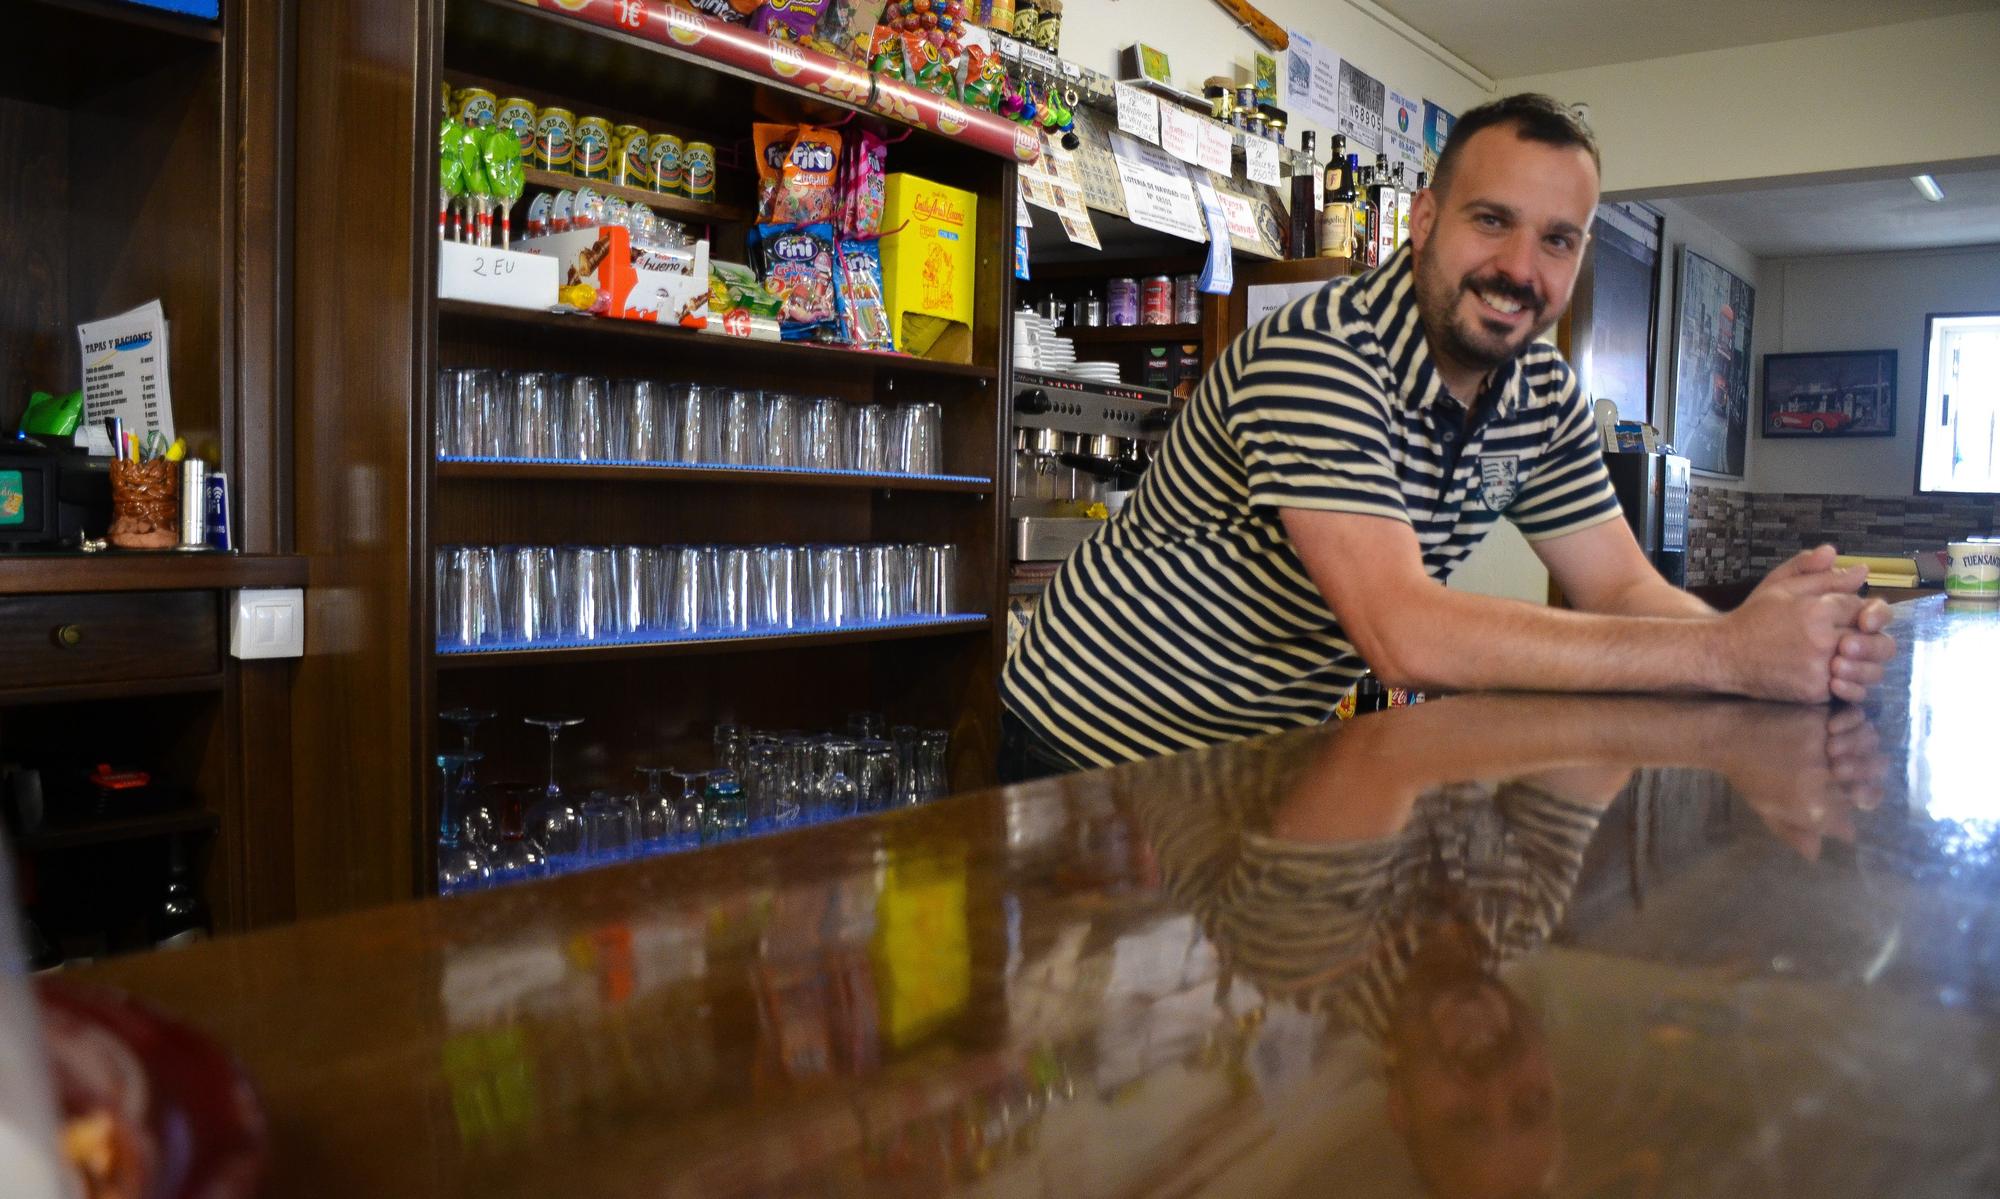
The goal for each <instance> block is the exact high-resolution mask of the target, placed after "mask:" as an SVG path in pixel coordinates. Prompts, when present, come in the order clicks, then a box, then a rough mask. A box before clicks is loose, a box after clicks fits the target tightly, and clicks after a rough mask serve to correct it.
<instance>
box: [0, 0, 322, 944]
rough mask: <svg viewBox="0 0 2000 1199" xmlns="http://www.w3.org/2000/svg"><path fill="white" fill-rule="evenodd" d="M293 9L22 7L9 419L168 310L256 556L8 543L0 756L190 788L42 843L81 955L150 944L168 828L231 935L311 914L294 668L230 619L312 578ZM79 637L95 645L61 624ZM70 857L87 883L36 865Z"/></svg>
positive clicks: (188, 422) (30, 2)
mask: <svg viewBox="0 0 2000 1199" xmlns="http://www.w3.org/2000/svg"><path fill="white" fill-rule="evenodd" d="M290 20H291V18H290V16H289V6H286V5H274V4H259V3H225V4H224V5H222V15H221V18H220V20H215V21H208V20H200V19H196V18H192V17H187V16H182V15H179V14H175V13H169V12H164V11H161V10H158V9H154V8H150V7H147V6H144V5H139V4H132V3H125V2H122V0H16V2H15V3H12V4H9V5H7V6H6V15H5V18H4V21H5V25H6V34H7V36H6V38H5V39H4V42H0V156H4V158H5V160H6V162H7V163H8V169H9V178H11V179H13V180H15V185H14V188H13V190H12V191H11V192H9V199H10V203H8V204H7V205H6V208H7V212H8V216H7V232H6V236H5V237H4V238H0V277H4V278H5V279H7V280H9V281H10V282H9V283H8V284H6V285H0V375H4V382H5V387H4V388H0V430H8V431H10V432H11V430H12V429H13V428H14V426H15V424H16V423H17V421H18V419H19V416H20V413H21V408H22V406H23V405H24V404H25V403H26V401H27V399H28V396H29V394H30V393H31V392H32V391H34V390H36V389H46V390H49V391H56V392H60V391H65V390H68V389H69V388H72V387H75V386H77V385H78V383H79V382H80V380H79V379H78V378H77V377H76V370H77V365H76V326H77V324H78V323H79V322H82V321H87V320H93V319H98V318H102V317H107V316H111V315H114V314H116V313H119V312H123V311H126V310H128V309H131V308H134V307H137V306H138V305H140V304H143V303H146V302H147V301H150V300H158V301H159V302H160V304H161V306H162V307H163V308H164V310H165V312H166V316H167V319H168V320H169V321H170V322H171V323H172V333H173V335H172V338H171V341H170V343H169V352H168V359H167V370H168V373H169V377H170V380H171V384H172V394H173V412H174V423H175V431H176V432H177V433H179V434H180V435H181V436H183V437H185V438H186V440H187V441H188V444H189V446H190V449H191V451H192V452H193V453H195V454H197V455H199V456H200V457H202V458H204V459H206V460H207V461H209V462H210V463H211V464H212V465H213V466H214V467H216V468H217V469H220V470H223V471H226V472H227V473H228V475H229V479H230V483H231V488H232V495H231V500H232V504H233V506H234V508H235V513H234V515H235V522H234V531H235V533H236V536H237V543H238V544H239V546H241V547H243V548H244V549H245V550H246V551H247V552H245V553H240V554H213V553H200V554H179V553H143V554H142V553H120V552H116V551H107V552H104V553H101V554H91V555H86V554H81V553H66V554H28V553H18V552H10V553H4V554H0V608H4V610H5V614H6V620H7V621H8V622H10V623H9V626H8V628H9V631H10V632H11V633H12V634H13V637H12V639H11V644H10V651H9V653H8V655H7V658H8V664H7V667H6V668H5V669H0V761H4V762H7V763H9V764H13V765H19V766H21V767H23V768H28V769H36V770H44V771H47V770H65V769H70V768H72V767H74V766H75V764H76V763H79V762H85V761H89V762H99V761H111V762H114V763H116V764H119V765H121V766H133V767H137V768H140V769H146V770H148V771H150V772H152V773H153V774H154V776H155V778H156V779H158V780H160V781H161V783H162V784H163V785H165V786H169V787H171V788H173V789H174V791H175V792H176V794H177V795H180V796H184V797H185V798H184V801H183V802H185V804H186V805H187V810H185V811H180V812H174V813H170V814H167V815H165V816H161V817H148V818H145V819H144V820H139V821H134V822H112V823H110V824H107V825H104V826H92V827H89V828H78V829H62V830H49V831H29V832H27V833H25V834H24V836H23V837H22V838H21V839H20V840H19V841H17V842H16V844H15V846H14V849H15V850H16V851H17V853H20V854H23V855H26V857H27V859H29V860H24V861H23V862H22V863H20V869H19V872H18V873H17V876H16V877H17V878H20V879H22V880H23V885H24V888H25V890H26V893H27V894H28V896H29V897H30V898H29V900H28V908H29V911H30V914H31V915H32V917H33V918H34V920H35V921H36V923H37V924H38V926H40V927H41V928H42V930H43V931H44V932H45V933H46V934H47V935H48V937H49V939H50V940H52V941H54V942H56V943H57V945H58V948H59V949H61V950H62V951H63V952H65V953H83V954H90V955H93V956H98V955H102V954H106V953H116V952H122V951H125V950H128V949H133V948H137V947H139V945H141V944H143V943H144V942H143V933H142V930H139V929H138V928H137V927H136V926H137V925H138V924H141V923H142V921H138V920H136V919H135V918H134V917H135V916H136V915H137V913H139V912H140V911H141V910H142V909H143V907H144V906H145V905H146V904H147V903H149V902H151V901H153V900H157V899H158V897H159V890H158V888H159V887H160V885H161V884H162V881H163V878H164V872H165V865H166V854H165V850H164V847H163V846H160V845H149V844H146V843H145V842H146V838H148V837H157V836H164V835H176V836H180V837H182V838H184V839H185V840H186V841H187V843H188V844H189V845H190V846H191V847H196V848H198V850H199V860H200V861H201V862H203V863H205V872H204V878H203V883H204V890H205V892H206V896H207V899H208V902H209V905H210V907H211V909H212V911H213V912H214V915H215V919H216V923H217V926H218V928H219V929H221V930H224V931H233V930H241V929H245V928H251V927H256V926H258V925H261V924H267V923H274V922H277V921H281V920H285V919H288V918H290V917H291V915H292V914H293V906H292V869H293V863H294V855H295V853H296V846H295V845H294V843H293V842H292V841H291V839H290V836H289V810H290V804H291V794H290V775H289V770H290V765H289V748H288V747H289V743H290V736H291V728H290V721H291V718H290V707H289V705H290V671H291V663H290V662H287V661H263V662H239V661H237V660H235V659H232V658H229V657H228V656H227V653H226V650H227V646H226V643H225V642H224V638H226V636H227V625H226V623H223V622H222V616H223V608H222V604H223V602H224V596H225V594H226V593H227V592H228V591H229V590H231V589H234V588H238V587H274V586H283V587H294V586H301V585H303V584H304V582H305V580H306V577H307V564H306V562H305V560H304V559H303V558H297V557H291V556H289V555H288V552H287V551H288V550H289V548H290V547H289V544H288V532H287V529H286V526H287V521H286V519H285V516H284V513H283V510H282V502H281V497H280V491H281V489H280V487H279V482H278V480H279V472H280V471H281V470H282V469H283V468H284V465H285V464H286V463H288V462H289V461H290V459H291V445H290V442H289V439H288V436H287V435H286V431H285V427H284V423H283V412H282V406H283V396H284V394H285V391H286V379H285V378H284V371H285V367H284V362H283V345H284V342H285V339H286V338H287V337H288V336H289V330H290V321H289V316H288V315H287V313H286V303H287V299H286V296H285V294H284V289H285V287H286V286H287V281H288V280H289V278H290V276H289V261H288V255H289V248H288V247H289V246H290V244H291V238H290V230H291V227H292V226H291V216H290V200H289V182H288V179H287V178H286V177H285V172H284V169H281V166H282V164H285V163H287V162H288V161H289V160H288V158H287V154H288V152H289V147H290V141H289V131H288V121H287V118H286V115H285V114H286V113H287V112H288V110H289V105H290V97H291V77H290V63H291V48H290V46H289V44H288V43H287V40H286V37H287V33H286V29H287V25H288V23H289V22H290ZM112 147H115V149H110V148H112ZM86 532H91V533H94V534H99V535H101V534H102V533H103V532H104V530H103V529H101V528H98V529H90V530H86ZM190 613H192V614H194V616H195V618H194V619H192V620H185V619H183V618H184V617H186V616H188V615H189V614H190ZM65 631H67V632H68V635H69V636H71V637H73V638H76V639H77V642H76V645H75V646H74V648H71V643H70V642H69V641H62V640H59V639H52V637H51V635H52V634H54V635H60V634H63V633H64V632H65ZM58 646H61V647H63V648H58ZM58 849H59V850H60V851H61V853H62V862H63V867H62V871H61V874H62V877H61V878H57V877H52V876H51V875H50V873H49V872H46V871H44V870H43V869H42V865H41V863H40V862H39V861H38V860H34V859H36V857H37V855H39V854H40V853H42V852H43V851H49V852H54V851H55V850H58ZM78 880H88V881H87V883H79V882H78ZM10 898H11V897H10ZM0 918H11V912H9V913H7V914H5V915H0Z"/></svg>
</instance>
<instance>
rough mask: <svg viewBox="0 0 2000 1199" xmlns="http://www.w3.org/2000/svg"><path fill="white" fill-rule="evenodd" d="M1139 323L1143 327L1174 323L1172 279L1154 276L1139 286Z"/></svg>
mask: <svg viewBox="0 0 2000 1199" xmlns="http://www.w3.org/2000/svg"><path fill="white" fill-rule="evenodd" d="M1139 323H1140V324H1142V325H1171V324H1173V323H1174V281H1173V280H1172V279H1170V278H1168V277H1167V276H1165V275H1154V276H1153V277H1152V278H1150V279H1147V280H1146V281H1145V282H1144V283H1141V284H1140V285H1139Z"/></svg>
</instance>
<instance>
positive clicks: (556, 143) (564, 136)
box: [530, 106, 576, 172]
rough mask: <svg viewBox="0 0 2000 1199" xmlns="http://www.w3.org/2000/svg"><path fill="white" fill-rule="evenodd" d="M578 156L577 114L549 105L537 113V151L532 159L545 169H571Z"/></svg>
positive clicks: (564, 170) (565, 170)
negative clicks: (570, 165) (571, 164)
mask: <svg viewBox="0 0 2000 1199" xmlns="http://www.w3.org/2000/svg"><path fill="white" fill-rule="evenodd" d="M575 158H576V114H575V113H573V112H571V111H570V110H569V109H567V108H555V107H553V106H552V107H549V108H544V109H542V110H541V111H540V112H539V113H537V114H536V115H535V152H534V154H533V155H532V157H531V159H530V161H532V162H533V163H534V164H535V166H537V167H538V168H540V169H542V170H544V171H563V172H567V171H568V170H569V164H570V163H571V162H572V161H573V160H574V159H575Z"/></svg>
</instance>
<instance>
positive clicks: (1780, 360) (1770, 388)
mask: <svg viewBox="0 0 2000 1199" xmlns="http://www.w3.org/2000/svg"><path fill="white" fill-rule="evenodd" d="M1895 435H1896V351H1894V350H1838V351H1831V352H1827V353H1819V354H1766V355H1764V436H1766V437H1894V436H1895Z"/></svg>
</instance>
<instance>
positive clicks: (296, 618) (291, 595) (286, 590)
mask: <svg viewBox="0 0 2000 1199" xmlns="http://www.w3.org/2000/svg"><path fill="white" fill-rule="evenodd" d="M305 652H306V593H305V592H304V591H302V590H300V589H299V588H297V587H260V588H256V589H254V590H252V589H249V588H245V589H243V590H241V591H238V592H236V603H235V604H234V605H232V606H231V607H230V609H229V656H230V657H232V658H297V657H300V656H302V655H304V653H305Z"/></svg>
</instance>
